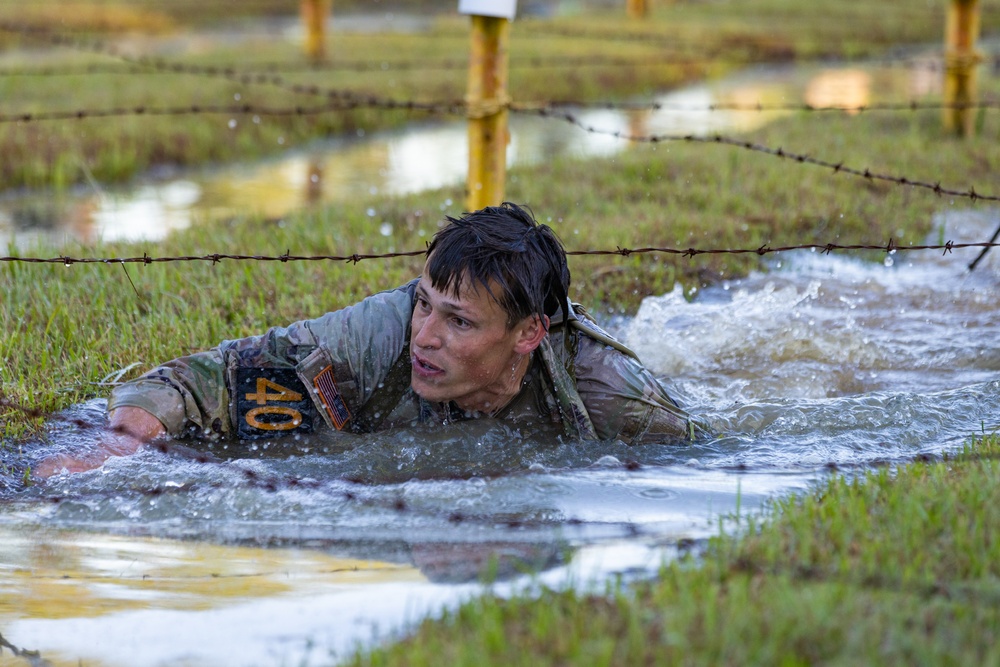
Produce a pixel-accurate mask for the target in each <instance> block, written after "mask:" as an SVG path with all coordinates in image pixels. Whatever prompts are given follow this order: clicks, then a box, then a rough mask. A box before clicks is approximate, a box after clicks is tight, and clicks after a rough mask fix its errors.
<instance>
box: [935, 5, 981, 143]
mask: <svg viewBox="0 0 1000 667" xmlns="http://www.w3.org/2000/svg"><path fill="white" fill-rule="evenodd" d="M978 38H979V0H951V5H950V6H949V7H948V20H947V22H946V24H945V54H944V59H945V78H944V102H945V110H944V127H945V130H946V131H948V132H954V133H955V134H957V135H959V136H962V137H964V136H967V135H970V134H972V131H973V120H974V118H975V114H974V113H973V110H972V109H971V108H969V107H968V106H964V107H963V105H972V104H975V102H976V93H977V81H976V68H977V66H978V65H979V63H980V61H982V55H981V54H980V53H979V52H978V51H976V40H977V39H978Z"/></svg>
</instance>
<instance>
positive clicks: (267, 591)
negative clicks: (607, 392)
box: [0, 209, 1000, 666]
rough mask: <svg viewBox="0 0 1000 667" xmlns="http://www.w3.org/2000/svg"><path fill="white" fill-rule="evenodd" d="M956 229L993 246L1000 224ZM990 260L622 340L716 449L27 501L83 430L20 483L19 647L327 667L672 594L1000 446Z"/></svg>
mask: <svg viewBox="0 0 1000 667" xmlns="http://www.w3.org/2000/svg"><path fill="white" fill-rule="evenodd" d="M937 222H938V224H939V225H941V226H943V230H942V232H941V236H942V237H943V238H947V239H951V240H953V241H955V242H956V243H958V242H963V241H977V240H981V239H983V238H986V237H988V236H989V234H990V233H991V232H992V231H993V230H994V229H995V228H996V226H997V224H998V223H1000V211H998V210H995V209H994V210H989V209H985V210H980V211H975V212H967V211H966V212H952V213H949V214H947V215H942V216H941V217H940V219H939V220H938V221H937ZM936 237H937V234H935V235H934V238H936ZM963 253H965V254H963ZM973 256H974V254H973V251H956V252H955V253H954V254H951V255H948V256H941V255H939V254H938V253H936V252H910V253H907V252H896V253H894V254H892V255H889V256H888V257H887V258H886V261H885V262H883V263H864V262H861V261H858V260H856V259H854V258H852V257H845V256H838V255H836V254H834V255H832V256H821V255H819V254H811V253H807V252H801V253H786V254H783V255H781V256H779V257H780V265H777V264H776V265H775V267H774V270H773V271H771V272H769V273H767V274H754V275H751V276H748V277H747V278H744V279H741V280H739V281H733V282H729V283H723V284H721V285H718V286H717V287H713V288H711V289H707V290H703V291H701V292H699V293H698V295H697V297H696V298H695V299H694V300H693V301H688V300H686V299H684V298H683V296H682V295H681V294H680V293H672V294H667V295H663V296H660V297H655V298H650V299H647V300H646V301H645V302H644V303H643V304H642V307H641V308H640V310H639V312H638V313H637V315H636V317H634V318H629V319H626V320H622V321H617V322H615V321H612V322H607V323H606V324H607V325H608V326H609V327H611V328H613V329H614V330H615V331H616V332H617V333H618V334H619V335H621V336H622V337H624V338H625V339H626V340H627V341H628V342H629V343H630V344H631V345H632V346H633V347H634V348H636V349H637V350H638V351H639V352H640V354H641V355H642V356H643V358H644V359H645V360H646V362H647V363H648V364H649V365H650V367H651V368H653V369H654V370H655V371H656V372H657V373H659V374H662V375H663V376H664V377H665V378H667V379H668V380H669V382H670V383H671V386H672V387H673V388H674V389H675V390H676V392H677V394H678V395H679V396H680V397H681V399H682V402H683V403H684V404H686V405H688V406H690V407H691V408H692V411H693V412H694V413H695V414H696V415H697V416H698V417H699V418H700V419H702V420H704V421H706V422H708V423H709V424H711V426H712V427H713V428H714V430H715V431H716V432H717V433H719V436H718V437H717V438H716V439H714V440H711V441H709V442H703V443H699V444H696V445H688V446H677V445H644V446H641V447H627V446H624V445H620V444H599V443H579V442H572V441H562V440H560V441H555V442H553V441H551V440H546V439H540V438H536V437H534V436H533V435H532V434H530V433H526V432H515V431H511V430H510V429H508V428H504V427H502V426H499V425H495V424H490V423H488V422H485V421H484V422H468V423H464V424H462V425H460V426H456V428H455V429H454V430H452V431H447V430H439V431H433V432H430V431H426V430H424V431H421V430H420V429H409V430H401V431H398V432H394V433H389V434H380V435H376V436H363V437H362V436H351V439H350V440H345V439H343V437H340V436H336V435H333V436H328V437H325V436H315V437H314V438H312V439H309V440H302V439H299V440H296V439H290V440H275V441H271V442H265V443H256V449H251V450H238V449H237V447H238V445H236V444H232V445H229V447H228V448H225V447H223V446H221V445H216V446H214V447H213V448H212V452H213V453H214V454H215V455H216V456H217V457H218V458H220V459H222V462H221V463H198V462H196V461H194V460H192V459H190V458H185V457H184V456H180V455H177V454H164V453H160V452H155V451H146V452H143V453H140V454H139V455H137V456H134V457H130V458H127V459H112V460H110V461H109V462H108V463H106V464H105V465H104V466H103V467H102V468H101V469H99V470H94V471H91V472H87V473H82V474H79V475H73V476H63V477H57V478H55V479H53V480H51V481H50V482H49V483H48V484H46V485H40V486H35V487H32V488H27V489H25V488H23V485H22V483H21V476H20V474H19V472H18V471H19V470H23V467H24V465H25V463H26V462H29V461H30V460H32V459H33V458H36V457H38V456H40V455H43V454H45V453H49V452H52V451H53V450H58V449H60V448H81V447H87V446H89V445H91V444H92V443H93V440H94V438H95V432H97V431H99V430H100V429H101V428H103V427H105V425H106V421H105V417H104V415H103V407H104V403H103V401H94V402H92V403H89V404H86V405H82V406H77V407H75V408H73V409H72V410H70V411H68V413H67V415H66V416H67V417H68V418H69V420H67V421H62V420H57V421H53V422H52V424H51V428H50V430H49V432H48V434H47V435H46V437H45V439H44V441H41V442H35V443H26V444H25V445H24V447H23V450H22V453H19V454H15V453H13V452H10V451H7V452H6V454H5V455H4V456H5V460H2V461H0V470H4V471H6V472H4V473H3V474H0V563H2V564H3V565H2V567H0V591H3V596H2V597H0V634H2V635H3V636H4V637H5V639H6V640H8V641H10V642H12V643H13V644H14V645H16V646H21V647H24V648H28V649H33V650H40V651H42V652H43V656H44V657H45V658H47V659H52V660H62V661H64V662H65V664H76V663H77V661H83V662H84V663H85V664H99V665H108V666H111V665H115V666H117V665H123V666H124V665H128V666H135V665H162V664H186V665H215V664H241V665H254V664H261V665H265V664H267V665H270V664H303V665H320V664H329V663H330V661H331V656H338V655H343V654H344V652H345V651H349V650H350V648H351V647H352V646H354V645H355V643H356V642H367V641H370V640H371V639H372V637H373V636H376V635H378V636H386V633H390V632H392V631H393V630H394V629H397V628H400V627H408V626H409V625H410V624H412V623H413V622H415V621H417V620H419V618H421V617H423V616H425V615H427V614H433V613H435V612H436V611H437V610H440V609H441V608H443V607H451V606H454V605H456V604H458V602H460V601H461V600H462V599H464V598H466V597H468V596H470V595H473V594H475V593H476V592H478V591H481V590H482V589H481V586H480V584H478V583H477V581H479V580H480V578H482V577H488V578H491V579H492V580H494V581H495V582H496V583H495V584H494V590H496V591H497V592H498V593H499V594H501V595H505V594H508V593H510V592H512V591H514V590H518V589H523V588H525V587H530V586H537V585H538V584H544V585H551V586H566V585H582V586H586V585H591V584H593V585H595V586H596V587H598V588H599V589H601V588H602V587H603V585H604V582H607V581H609V580H610V579H613V578H615V577H619V576H621V577H624V578H626V580H627V579H629V578H634V577H648V576H651V575H653V574H655V572H656V568H657V567H658V565H659V564H660V563H661V562H663V561H664V560H666V559H671V558H674V557H676V555H677V554H678V553H679V552H681V551H683V550H684V549H687V548H690V547H691V545H692V544H694V545H695V547H696V548H697V542H698V541H699V540H702V539H704V538H706V537H708V536H711V535H712V534H714V533H716V532H717V531H718V530H719V528H720V523H719V521H720V519H719V517H720V515H725V514H726V513H730V512H733V511H735V510H736V509H737V508H740V510H741V511H753V510H755V509H757V508H759V507H761V505H762V504H763V503H764V502H766V500H767V499H768V498H772V497H774V496H775V495H777V494H785V493H789V492H793V491H799V490H803V489H806V488H808V487H809V486H810V485H811V484H813V483H815V482H816V481H817V480H819V479H822V478H823V477H824V476H826V475H829V474H832V472H831V471H834V470H839V471H844V470H846V471H848V472H850V471H853V470H858V469H864V468H866V467H868V466H870V465H872V464H875V463H889V464H896V463H902V462H907V461H910V460H913V458H914V457H916V456H918V455H922V454H926V455H930V456H937V455H940V454H941V453H943V452H949V451H954V450H956V449H957V448H959V447H961V445H962V444H963V443H964V442H965V441H966V438H967V437H968V436H969V435H970V434H972V433H979V432H983V431H985V432H992V431H995V430H997V429H998V428H1000V418H998V415H1000V380H998V371H1000V352H998V351H997V347H996V344H995V341H996V340H998V339H1000V314H998V313H997V310H996V304H997V303H998V301H1000V287H998V285H1000V253H996V252H993V253H990V254H988V255H987V256H986V259H985V260H984V262H983V263H981V264H980V265H979V267H978V268H977V269H976V271H975V272H973V273H971V274H970V273H966V272H965V266H966V265H967V264H968V262H969V261H971V259H972V257H973ZM237 454H238V455H237ZM261 547H268V548H266V549H262V548H261ZM227 656H229V657H228V658H227Z"/></svg>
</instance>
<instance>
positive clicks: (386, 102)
mask: <svg viewBox="0 0 1000 667" xmlns="http://www.w3.org/2000/svg"><path fill="white" fill-rule="evenodd" d="M989 104H995V103H993V102H990V103H989ZM467 106H468V105H467V104H466V103H465V102H464V101H457V100H456V101H452V102H415V101H412V100H409V101H398V100H391V99H382V98H378V97H369V98H364V99H362V98H357V99H345V100H338V101H332V102H330V103H328V104H325V105H320V106H313V107H306V106H296V107H288V108H277V107H265V106H258V105H252V104H236V105H214V106H213V105H191V106H187V107H147V106H138V107H133V108H124V107H122V108H113V109H98V110H83V109H80V110H77V111H50V112H38V113H31V112H28V113H20V114H0V123H12V122H18V123H27V122H37V121H51V120H70V119H76V120H83V119H86V118H107V117H114V116H129V115H135V116H143V115H145V116H177V115H187V114H205V113H208V114H242V115H250V114H253V115H258V116H264V115H268V116H308V115H316V114H322V113H329V112H333V111H344V110H349V109H357V108H382V109H399V110H409V111H423V112H427V113H432V114H450V115H458V114H464V113H466V109H467ZM956 106H957V105H956ZM508 108H509V109H510V111H512V112H515V113H524V114H533V115H537V116H540V117H544V118H555V119H559V120H563V121H566V122H568V123H570V124H572V125H575V126H577V127H579V128H580V129H582V130H584V131H586V132H589V133H592V134H602V135H608V136H613V137H615V138H617V139H622V140H624V141H632V142H636V143H651V144H656V143H666V142H687V143H701V144H721V145H728V146H732V147H735V148H739V149H743V150H749V151H752V152H756V153H762V154H765V155H771V156H773V157H778V158H782V159H786V160H792V161H793V162H797V163H799V164H811V165H815V166H819V167H824V168H827V169H830V170H832V171H834V172H835V173H842V174H848V175H852V176H857V177H861V178H865V179H866V180H869V181H872V180H876V181H883V182H886V183H893V184H896V185H900V186H909V187H916V188H922V189H927V190H931V191H932V192H934V193H935V194H937V195H939V196H943V195H948V196H952V197H961V198H964V199H971V200H972V201H979V200H982V201H1000V196H997V195H990V194H983V193H980V192H977V191H976V189H975V187H974V186H970V187H969V188H968V189H967V190H957V189H954V188H947V187H944V186H942V185H941V183H940V182H936V183H931V182H929V181H921V180H918V179H914V178H910V177H907V176H894V175H891V174H885V173H877V172H873V171H871V169H869V168H865V169H860V168H856V167H850V166H847V165H845V164H844V163H843V162H832V161H830V160H825V159H821V158H815V157H812V156H810V155H806V154H802V153H795V152H791V151H786V150H785V149H784V148H781V147H778V148H773V147H770V146H765V145H763V144H756V143H754V142H751V141H747V140H744V139H737V138H734V137H728V136H724V135H721V134H712V135H705V136H702V135H695V134H659V135H633V134H629V133H626V132H622V131H620V130H605V129H601V128H598V127H595V126H593V125H590V124H588V123H586V122H585V121H583V120H582V119H580V118H578V117H577V116H576V115H574V114H572V113H568V112H561V111H556V110H555V109H553V108H549V107H536V106H530V105H520V104H510V105H508ZM843 110H844V109H841V111H843Z"/></svg>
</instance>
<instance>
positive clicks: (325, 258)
mask: <svg viewBox="0 0 1000 667" xmlns="http://www.w3.org/2000/svg"><path fill="white" fill-rule="evenodd" d="M998 245H1000V243H997V242H996V241H995V239H994V240H993V241H982V242H975V243H955V242H952V241H948V242H947V243H943V244H933V245H899V244H898V243H896V242H895V241H894V240H893V239H891V238H890V239H889V241H888V242H887V243H883V244H880V245H875V244H840V243H803V244H799V245H787V246H771V245H769V244H764V245H761V246H757V247H755V248H694V247H689V248H669V247H663V248H654V247H646V248H623V247H617V248H615V249H613V250H612V249H605V250H567V251H566V254H567V255H571V256H583V255H618V256H621V257H628V256H630V255H643V254H654V253H656V254H666V255H678V256H681V257H688V258H691V257H697V256H699V255H761V256H763V255H768V254H773V253H779V252H790V251H793V250H810V251H813V252H816V251H819V252H821V253H822V254H831V253H833V252H834V251H862V250H874V251H881V252H885V253H887V254H893V253H895V252H897V251H899V252H905V251H916V250H940V251H942V254H943V255H948V254H950V253H951V252H952V251H954V250H962V249H965V248H994V247H996V246H998ZM424 254H426V250H409V251H404V252H387V253H355V254H352V255H292V254H290V252H288V251H286V252H285V253H284V254H281V255H240V254H231V253H211V254H207V255H181V256H173V257H153V256H150V255H148V254H146V253H143V255H142V257H70V256H68V255H62V256H58V257H18V256H5V257H0V262H19V263H25V264H63V265H65V266H71V265H73V264H109V265H116V264H123V265H124V264H160V263H167V262H211V263H212V264H218V263H220V262H222V261H223V260H231V261H257V262H350V263H352V264H357V263H358V262H361V261H364V260H371V259H395V258H399V257H418V256H423V255H424Z"/></svg>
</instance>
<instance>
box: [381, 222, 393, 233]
mask: <svg viewBox="0 0 1000 667" xmlns="http://www.w3.org/2000/svg"><path fill="white" fill-rule="evenodd" d="M378 231H379V233H380V234H381V235H382V236H392V225H390V224H389V223H388V222H383V223H382V226H381V227H379V228H378Z"/></svg>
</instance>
